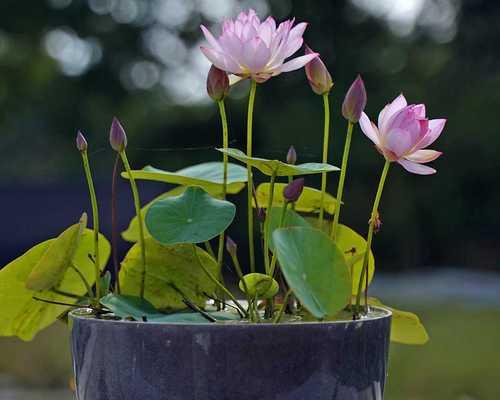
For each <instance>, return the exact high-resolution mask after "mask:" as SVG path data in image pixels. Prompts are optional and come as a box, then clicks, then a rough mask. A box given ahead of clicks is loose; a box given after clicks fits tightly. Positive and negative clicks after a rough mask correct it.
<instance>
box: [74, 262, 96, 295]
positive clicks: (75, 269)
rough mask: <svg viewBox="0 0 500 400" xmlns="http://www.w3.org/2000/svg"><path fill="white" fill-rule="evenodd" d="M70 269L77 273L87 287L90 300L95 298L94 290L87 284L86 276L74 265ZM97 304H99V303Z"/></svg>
mask: <svg viewBox="0 0 500 400" xmlns="http://www.w3.org/2000/svg"><path fill="white" fill-rule="evenodd" d="M69 267H70V268H71V269H73V270H74V271H75V272H76V274H77V275H78V277H79V278H80V279H81V281H82V283H83V285H84V286H85V289H86V290H87V293H88V295H89V297H90V298H92V297H94V296H93V293H92V288H91V287H90V284H89V283H88V282H87V279H85V276H83V274H82V273H81V272H80V270H79V269H78V268H77V267H76V266H75V265H74V264H70V265H69ZM97 304H99V302H97Z"/></svg>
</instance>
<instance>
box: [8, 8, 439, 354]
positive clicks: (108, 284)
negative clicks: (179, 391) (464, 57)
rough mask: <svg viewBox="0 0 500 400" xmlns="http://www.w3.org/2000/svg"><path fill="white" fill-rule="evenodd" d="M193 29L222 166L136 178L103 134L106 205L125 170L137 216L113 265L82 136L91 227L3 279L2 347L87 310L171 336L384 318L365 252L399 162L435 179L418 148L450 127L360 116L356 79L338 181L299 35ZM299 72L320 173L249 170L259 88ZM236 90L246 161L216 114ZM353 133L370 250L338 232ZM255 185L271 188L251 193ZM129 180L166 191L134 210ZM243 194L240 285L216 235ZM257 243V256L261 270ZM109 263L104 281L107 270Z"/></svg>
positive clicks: (407, 320)
mask: <svg viewBox="0 0 500 400" xmlns="http://www.w3.org/2000/svg"><path fill="white" fill-rule="evenodd" d="M201 29H202V31H203V33H204V35H205V37H206V39H207V42H208V46H202V47H201V50H202V52H203V53H204V54H205V56H206V57H207V58H208V59H209V60H210V61H211V62H212V64H213V65H212V67H211V68H210V71H209V73H208V77H207V91H208V94H209V96H210V97H211V98H212V99H213V100H214V102H215V103H216V104H217V107H218V109H219V113H220V118H221V125H222V147H221V148H219V149H217V150H218V151H220V153H221V155H222V162H208V163H202V164H197V165H193V166H189V167H186V168H183V169H181V170H178V171H174V172H172V171H166V170H161V169H157V168H154V167H152V166H146V167H145V168H143V169H141V170H133V169H132V168H131V166H130V164H129V161H128V158H127V153H126V149H127V136H126V133H125V130H124V128H123V126H122V125H121V124H120V122H119V121H118V120H117V119H116V118H115V119H113V121H112V124H111V129H110V134H109V140H110V144H111V147H112V149H113V150H114V151H115V152H116V162H115V167H114V172H113V196H112V197H113V204H114V203H116V195H115V183H116V180H117V178H118V175H119V173H120V169H121V166H122V167H123V172H121V176H122V177H123V178H125V179H127V180H128V181H129V183H130V188H131V190H132V194H133V199H134V206H135V211H136V216H135V217H134V219H133V220H132V221H131V222H130V225H129V227H128V228H127V230H126V231H124V232H123V233H122V237H123V239H125V240H127V241H129V242H132V243H133V245H132V246H131V248H130V250H129V251H128V253H127V255H126V256H125V258H124V259H123V260H122V261H121V263H119V262H118V257H117V255H116V242H117V240H118V237H117V236H118V235H117V233H116V228H115V227H116V221H117V218H118V216H117V215H116V212H115V210H116V207H115V204H114V207H113V212H112V221H113V227H114V228H113V235H112V240H111V244H110V243H109V242H108V240H107V239H106V238H105V237H104V236H103V235H102V234H101V233H100V232H99V209H98V202H97V198H96V194H95V190H94V184H93V181H92V173H91V169H90V163H89V158H88V143H87V141H86V139H85V137H84V136H83V134H82V133H81V132H78V134H77V137H76V147H77V149H78V151H79V152H80V154H81V157H82V162H83V167H84V171H85V176H86V180H87V183H88V187H89V194H90V200H91V205H92V219H93V225H92V229H88V228H87V215H86V213H83V215H82V216H81V218H80V220H79V221H78V222H77V223H76V224H74V225H71V226H70V227H69V228H67V229H66V230H64V231H63V232H62V233H61V234H60V235H59V236H58V237H57V238H54V239H50V240H47V241H44V242H42V243H39V244H37V245H36V246H34V247H33V248H31V249H30V250H28V251H27V252H26V253H25V254H23V255H22V256H20V257H19V258H17V259H16V260H14V261H12V262H11V263H10V264H8V265H7V266H5V267H4V268H3V269H2V270H1V271H0V299H1V300H2V304H3V306H2V310H1V311H0V316H1V317H2V325H1V326H0V334H1V335H16V336H19V337H21V338H22V339H25V340H29V339H31V338H33V336H34V335H35V334H36V333H37V332H38V331H40V330H41V329H43V328H45V327H46V326H48V325H50V324H51V323H53V322H54V321H55V320H56V319H58V318H62V317H63V316H64V315H65V314H66V313H67V311H68V310H71V309H73V308H76V307H83V306H85V307H87V310H88V312H89V313H91V315H93V316H95V317H99V318H123V319H130V320H136V321H144V322H151V321H154V322H173V323H186V322H189V323H217V322H224V321H226V322H228V321H229V322H231V321H232V323H234V322H237V321H239V320H245V321H247V322H252V323H280V322H283V321H288V322H290V321H304V320H308V321H314V320H317V321H331V320H336V319H345V318H354V319H360V318H365V317H367V316H369V315H370V307H372V306H382V304H381V303H380V301H379V300H377V299H374V298H371V297H369V296H368V287H369V284H370V282H371V280H372V277H373V274H374V270H375V260H374V256H373V252H372V241H373V237H374V234H375V233H376V232H378V231H379V230H380V227H381V218H380V214H379V204H380V200H381V196H382V191H383V188H384V185H385V182H386V178H387V175H388V171H389V168H390V166H391V165H392V164H393V163H394V162H396V163H398V164H400V165H401V166H403V168H405V169H406V170H407V171H409V172H411V173H414V174H421V175H426V174H432V173H434V172H435V170H434V169H432V168H430V167H428V166H426V165H423V164H425V163H427V162H430V161H433V160H434V159H436V158H437V157H439V156H440V155H441V153H440V152H437V151H434V150H428V149H427V147H428V146H429V145H430V144H432V143H433V142H434V141H435V140H436V139H437V138H438V137H439V135H440V134H441V132H442V130H443V128H444V125H445V122H446V121H445V120H444V119H437V120H436V119H435V120H429V119H428V118H427V117H426V111H425V106H424V105H423V104H418V105H408V104H407V102H406V99H405V97H404V96H403V95H400V96H398V97H397V98H396V99H395V100H393V101H392V102H391V103H389V104H388V105H386V106H385V107H384V108H383V109H382V111H381V112H380V114H379V116H378V122H377V124H375V123H374V122H372V121H371V120H370V119H369V118H368V116H367V115H366V114H365V113H364V109H365V106H366V102H367V94H366V90H365V86H364V83H363V80H362V78H361V77H360V76H359V75H358V77H357V78H356V79H355V81H354V82H353V84H352V85H351V87H350V88H349V90H348V92H347V93H346V95H345V99H344V102H343V104H342V110H341V112H342V115H343V116H344V117H345V119H346V121H347V133H346V139H345V146H344V153H343V157H342V160H341V168H337V167H335V166H333V165H331V164H329V159H328V149H329V140H331V130H330V105H329V94H330V91H331V90H332V88H333V80H332V77H331V75H330V73H329V71H328V69H327V68H326V66H325V64H324V63H323V61H322V60H321V58H320V56H319V54H318V53H316V52H314V51H312V50H311V49H310V48H309V47H307V46H305V54H304V55H301V56H298V57H295V58H292V59H290V57H291V56H293V55H294V54H295V53H296V52H297V51H298V50H299V49H300V48H301V47H302V46H303V42H304V40H303V34H304V31H305V29H306V24H305V23H299V24H297V25H294V20H288V21H284V22H282V23H281V24H279V25H277V24H276V22H275V20H274V19H273V18H272V17H268V18H267V19H266V20H264V21H261V20H260V19H259V17H258V16H257V15H256V14H255V12H254V11H253V10H249V11H248V12H242V13H241V14H239V15H238V17H237V18H236V19H234V20H232V19H228V20H226V21H224V24H223V27H222V33H221V35H220V36H219V37H218V38H216V37H214V36H213V35H212V34H211V33H210V31H209V30H208V29H207V28H206V27H204V26H201ZM302 67H304V68H305V72H306V77H307V80H308V82H309V84H310V87H311V89H312V91H313V92H314V93H315V94H317V95H319V96H321V98H322V100H323V101H322V103H323V108H324V134H323V154H322V159H321V162H318V163H298V162H297V160H298V155H297V153H296V151H295V149H294V148H293V146H292V147H290V150H289V151H288V154H286V159H285V161H281V160H272V159H265V158H260V157H256V156H255V155H254V154H253V148H252V143H253V139H252V138H253V113H254V103H255V99H256V91H257V88H258V87H259V86H262V85H263V84H264V83H265V82H266V81H267V80H269V79H271V78H272V77H274V76H277V75H279V74H281V73H284V72H289V71H293V70H297V69H299V68H302ZM242 79H249V80H250V81H251V85H250V93H249V100H248V113H247V117H248V120H247V143H246V151H245V152H243V151H241V150H238V149H234V148H229V127H228V122H227V116H226V109H225V101H226V96H227V94H228V92H229V90H230V87H231V85H234V84H238V81H239V80H242ZM358 124H359V126H360V128H361V130H362V131H363V132H364V134H365V135H366V136H367V137H368V138H369V139H370V140H371V141H372V142H373V143H374V145H375V147H376V149H377V150H378V152H379V153H380V154H381V155H382V156H383V157H384V160H385V162H384V166H383V169H382V173H381V176H380V180H379V184H378V188H377V191H376V195H375V200H374V202H373V207H372V212H371V215H370V216H369V221H368V233H367V236H366V239H364V238H363V237H362V236H361V235H360V234H358V233H356V232H355V231H354V230H352V229H351V228H349V227H348V226H347V225H344V224H342V223H340V221H341V219H340V216H341V209H342V206H343V203H342V198H343V192H344V187H345V182H346V176H347V170H348V160H349V155H350V151H351V138H352V135H353V132H354V130H355V127H356V125H358ZM229 158H231V159H233V160H236V161H238V162H239V163H240V164H236V163H231V162H229ZM241 164H243V165H244V166H242V165H241ZM338 171H340V177H339V181H338V187H337V193H336V196H335V197H334V196H333V195H331V194H330V193H328V191H327V174H329V173H332V172H338ZM256 173H260V174H262V175H264V176H266V177H267V178H268V182H265V183H262V184H260V185H258V186H257V187H255V186H254V175H255V174H256ZM312 174H320V175H321V187H320V189H316V188H313V187H309V186H306V185H305V177H307V176H308V175H312ZM137 180H150V181H157V182H164V183H169V184H174V185H176V186H175V187H174V188H173V189H172V190H170V191H168V192H166V193H164V194H162V195H160V196H159V197H157V198H156V199H154V200H153V201H151V202H149V203H148V204H146V205H143V204H142V203H141V200H140V196H139V191H138V188H137V184H136V181H137ZM242 190H246V192H247V203H248V204H247V205H248V246H249V262H248V266H249V269H250V272H249V273H248V274H244V272H243V268H242V267H241V264H240V260H239V257H238V246H237V244H236V243H235V242H234V241H233V240H232V239H231V238H230V237H229V236H227V235H226V233H225V232H226V230H227V228H228V227H229V226H230V225H231V223H232V222H233V219H234V217H235V210H236V207H235V205H234V204H233V203H231V202H230V201H229V200H228V198H229V197H230V196H231V195H234V194H236V193H239V192H240V191H242ZM256 233H257V236H258V237H259V238H260V240H259V241H258V243H260V244H261V248H262V258H261V260H259V261H258V260H257V258H256V251H255V250H256V249H255V248H254V236H255V235H256ZM225 253H227V254H225ZM225 255H226V257H225ZM111 256H112V257H111ZM110 258H111V259H112V264H113V267H114V272H115V279H113V280H112V279H111V274H110V272H109V270H107V265H108V260H109V259H110ZM259 265H260V266H261V267H262V268H257V267H258V266H259ZM229 266H231V267H232V270H233V271H234V272H235V273H236V275H237V278H238V282H239V284H238V289H239V291H240V292H241V293H239V294H234V293H233V291H232V290H230V288H229V287H228V286H227V285H226V284H225V282H224V279H223V274H222V271H223V269H224V267H229ZM105 271H106V272H105ZM259 271H260V272H259ZM241 297H244V298H245V300H241ZM392 311H393V329H392V338H393V339H394V340H396V341H399V342H403V343H413V344H416V343H424V342H425V341H426V340H427V334H426V332H425V329H424V328H423V326H422V325H421V323H420V321H419V319H418V317H416V316H415V315H414V314H411V313H408V312H403V311H399V310H395V309H392Z"/></svg>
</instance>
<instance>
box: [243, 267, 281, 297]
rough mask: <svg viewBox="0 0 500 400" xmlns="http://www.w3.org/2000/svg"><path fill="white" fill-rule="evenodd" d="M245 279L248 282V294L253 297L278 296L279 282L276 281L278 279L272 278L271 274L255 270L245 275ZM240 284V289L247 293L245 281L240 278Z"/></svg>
mask: <svg viewBox="0 0 500 400" xmlns="http://www.w3.org/2000/svg"><path fill="white" fill-rule="evenodd" d="M243 280H244V281H245V283H246V287H247V289H248V295H249V296H250V297H251V298H255V297H257V298H259V299H270V298H272V297H274V296H276V294H277V293H278V292H279V290H280V288H279V285H278V282H276V280H275V279H273V278H271V277H270V276H269V275H265V274H259V273H256V272H255V273H252V274H247V275H245V276H244V277H243ZM238 286H239V288H240V290H241V291H242V292H243V293H245V285H244V284H243V281H241V280H240V283H239V285H238Z"/></svg>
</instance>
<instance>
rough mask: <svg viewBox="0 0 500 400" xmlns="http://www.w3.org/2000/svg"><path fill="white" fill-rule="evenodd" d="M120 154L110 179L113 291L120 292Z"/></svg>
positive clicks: (117, 155) (117, 156)
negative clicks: (117, 187)
mask: <svg viewBox="0 0 500 400" xmlns="http://www.w3.org/2000/svg"><path fill="white" fill-rule="evenodd" d="M119 163H120V154H119V153H116V158H115V164H114V166H113V176H112V179H111V251H112V253H113V270H114V272H115V291H116V293H117V294H120V293H121V289H120V263H119V262H118V244H117V243H118V218H117V204H116V200H117V195H118V192H117V190H116V186H117V181H118V166H119Z"/></svg>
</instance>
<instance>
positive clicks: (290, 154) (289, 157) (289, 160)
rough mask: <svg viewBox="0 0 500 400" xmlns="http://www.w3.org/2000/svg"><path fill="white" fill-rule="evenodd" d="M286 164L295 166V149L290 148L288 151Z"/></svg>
mask: <svg viewBox="0 0 500 400" xmlns="http://www.w3.org/2000/svg"><path fill="white" fill-rule="evenodd" d="M286 162H287V163H288V164H292V165H295V163H296V162H297V152H296V151H295V147H293V146H290V148H289V149H288V153H286Z"/></svg>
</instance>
